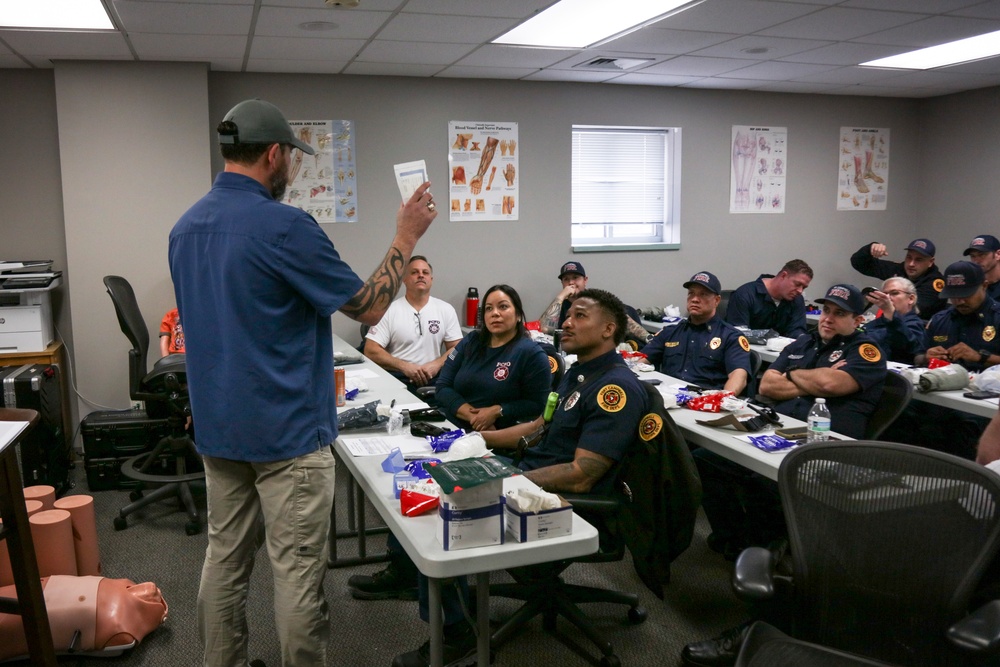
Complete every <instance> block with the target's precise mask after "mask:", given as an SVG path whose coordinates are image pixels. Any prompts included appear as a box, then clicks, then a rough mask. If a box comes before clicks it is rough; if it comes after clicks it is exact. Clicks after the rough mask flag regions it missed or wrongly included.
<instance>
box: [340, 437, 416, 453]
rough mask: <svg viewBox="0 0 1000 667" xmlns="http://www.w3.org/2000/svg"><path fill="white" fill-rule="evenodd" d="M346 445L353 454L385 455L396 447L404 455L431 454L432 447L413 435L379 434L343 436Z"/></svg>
mask: <svg viewBox="0 0 1000 667" xmlns="http://www.w3.org/2000/svg"><path fill="white" fill-rule="evenodd" d="M341 440H342V441H343V443H344V446H345V447H347V451H349V452H350V453H351V456H385V455H387V454H388V453H389V452H391V451H392V449H393V448H394V447H396V448H399V451H400V452H401V453H402V455H403V456H404V457H408V456H417V455H419V456H430V455H431V447H430V445H429V444H427V441H426V440H424V439H423V438H417V437H414V436H412V435H377V436H362V437H352V436H343V435H342V436H341Z"/></svg>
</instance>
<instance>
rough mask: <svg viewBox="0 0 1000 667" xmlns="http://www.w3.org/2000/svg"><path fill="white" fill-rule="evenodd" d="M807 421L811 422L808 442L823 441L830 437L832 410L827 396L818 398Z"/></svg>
mask: <svg viewBox="0 0 1000 667" xmlns="http://www.w3.org/2000/svg"><path fill="white" fill-rule="evenodd" d="M806 421H807V422H808V423H809V427H808V436H807V437H806V442H823V441H824V440H827V439H828V438H829V437H830V410H829V408H827V407H826V399H825V398H817V399H816V402H815V403H813V406H812V409H811V410H809V417H807V418H806Z"/></svg>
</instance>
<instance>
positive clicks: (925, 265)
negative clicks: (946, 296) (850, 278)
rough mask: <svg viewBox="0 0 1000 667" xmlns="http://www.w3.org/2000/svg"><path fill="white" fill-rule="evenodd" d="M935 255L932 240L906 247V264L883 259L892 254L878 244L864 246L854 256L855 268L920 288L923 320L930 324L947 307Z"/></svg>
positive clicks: (918, 302)
mask: <svg viewBox="0 0 1000 667" xmlns="http://www.w3.org/2000/svg"><path fill="white" fill-rule="evenodd" d="M935 252H936V248H935V247H934V244H933V243H932V242H931V240H930V239H913V240H912V241H910V244H909V245H908V246H906V257H904V258H903V261H902V262H893V261H890V260H888V259H883V257H886V256H887V255H888V254H889V250H888V249H887V248H886V247H885V245H884V244H882V243H878V242H877V241H876V242H873V243H867V244H865V245H863V246H861V248H859V249H858V251H857V252H856V253H854V254H853V255H851V266H853V267H854V270H855V271H857V272H858V273H861V274H863V275H866V276H871V277H872V278H878V279H880V280H887V279H888V278H895V277H902V278H908V279H909V280H910V282H912V283H913V285H914V287H916V288H917V308H918V309H919V311H920V317H921V319H924V320H929V319H931V317H933V316H934V313H936V312H938V311H940V310H941V309H943V308H944V307H945V305H946V304H945V303H944V302H943V301H942V300H941V299H939V298H938V295H939V294H940V293H941V289H942V288H943V287H944V281H943V280H942V279H941V272H940V271H938V268H937V267H936V266H934V253H935Z"/></svg>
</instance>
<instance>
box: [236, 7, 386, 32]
mask: <svg viewBox="0 0 1000 667" xmlns="http://www.w3.org/2000/svg"><path fill="white" fill-rule="evenodd" d="M390 16H392V14H391V13H390V12H374V11H372V12H369V11H362V10H357V9H354V10H341V11H339V12H333V13H331V12H330V11H328V10H326V9H303V8H290V9H284V8H278V7H261V9H260V13H259V14H258V15H257V25H256V34H257V35H267V36H269V37H314V36H315V35H316V33H315V32H310V31H307V30H303V29H302V28H300V27H299V25H300V24H302V23H310V22H313V21H330V22H333V23H336V24H337V29H336V30H332V31H329V32H324V33H322V34H323V35H325V36H330V37H336V38H337V39H368V38H369V37H371V36H372V34H374V33H375V31H377V30H378V29H379V28H380V27H381V26H382V24H384V23H385V22H386V21H387V20H388V19H389V17H390Z"/></svg>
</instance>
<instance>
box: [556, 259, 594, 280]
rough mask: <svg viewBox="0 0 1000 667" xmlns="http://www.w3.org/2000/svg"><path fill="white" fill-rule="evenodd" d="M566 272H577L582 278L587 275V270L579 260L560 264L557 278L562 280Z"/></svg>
mask: <svg viewBox="0 0 1000 667" xmlns="http://www.w3.org/2000/svg"><path fill="white" fill-rule="evenodd" d="M567 273H579V274H580V275H581V276H583V277H584V278H586V277H587V271H586V270H585V269H584V268H583V264H581V263H580V262H566V263H565V264H563V265H562V268H560V269H559V275H558V276H557V277H558V278H559V280H562V277H563V276H565V275H566V274H567Z"/></svg>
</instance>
